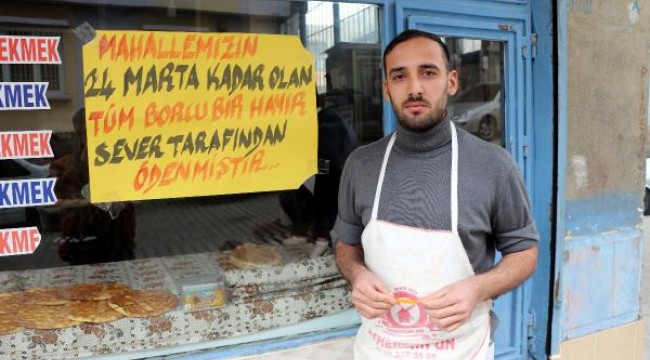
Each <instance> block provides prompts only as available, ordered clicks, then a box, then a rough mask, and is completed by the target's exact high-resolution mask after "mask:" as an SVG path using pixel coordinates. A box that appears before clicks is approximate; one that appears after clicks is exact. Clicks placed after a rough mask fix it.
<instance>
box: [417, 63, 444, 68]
mask: <svg viewBox="0 0 650 360" xmlns="http://www.w3.org/2000/svg"><path fill="white" fill-rule="evenodd" d="M418 68H420V69H435V70H440V67H439V66H438V65H436V64H433V63H426V64H422V65H420V66H418Z"/></svg>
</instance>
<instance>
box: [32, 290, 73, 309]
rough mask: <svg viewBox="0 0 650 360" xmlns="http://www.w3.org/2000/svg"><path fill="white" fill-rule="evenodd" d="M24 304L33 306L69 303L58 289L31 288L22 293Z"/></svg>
mask: <svg viewBox="0 0 650 360" xmlns="http://www.w3.org/2000/svg"><path fill="white" fill-rule="evenodd" d="M21 296H23V299H24V302H25V303H28V304H34V305H49V306H55V305H65V304H68V303H70V300H67V299H66V298H65V296H64V294H63V293H62V292H61V291H60V290H59V289H40V288H33V289H29V290H27V291H24V292H23V293H22V295H21Z"/></svg>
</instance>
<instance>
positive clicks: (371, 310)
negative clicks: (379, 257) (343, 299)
mask: <svg viewBox="0 0 650 360" xmlns="http://www.w3.org/2000/svg"><path fill="white" fill-rule="evenodd" d="M336 265H337V266H338V267H339V270H340V271H341V274H343V276H344V277H345V278H346V279H348V281H349V282H350V284H352V302H353V303H354V307H356V308H357V310H358V311H359V313H360V314H361V315H362V316H364V317H366V318H368V319H373V318H376V317H379V316H382V315H384V314H385V313H386V311H388V309H390V308H391V306H393V304H395V297H394V296H393V295H392V294H391V293H389V292H388V290H386V286H385V285H384V284H383V283H382V282H381V280H379V278H377V276H375V275H374V274H373V273H371V272H370V270H368V268H366V264H365V263H364V262H363V248H362V247H361V244H356V245H347V244H346V243H344V242H343V241H340V240H339V241H337V242H336Z"/></svg>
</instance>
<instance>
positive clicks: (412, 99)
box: [403, 95, 431, 106]
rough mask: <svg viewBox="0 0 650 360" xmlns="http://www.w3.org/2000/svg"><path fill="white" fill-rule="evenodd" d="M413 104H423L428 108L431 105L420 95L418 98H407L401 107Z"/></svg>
mask: <svg viewBox="0 0 650 360" xmlns="http://www.w3.org/2000/svg"><path fill="white" fill-rule="evenodd" d="M414 102H419V103H424V104H426V105H427V106H430V105H431V104H430V103H429V101H428V100H427V99H425V98H424V97H423V96H422V95H418V96H409V97H408V99H406V100H405V101H404V103H403V105H404V106H406V105H408V104H410V103H414Z"/></svg>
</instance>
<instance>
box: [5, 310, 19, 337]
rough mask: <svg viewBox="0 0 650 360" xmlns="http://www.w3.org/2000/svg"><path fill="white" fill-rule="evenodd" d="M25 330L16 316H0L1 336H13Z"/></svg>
mask: <svg viewBox="0 0 650 360" xmlns="http://www.w3.org/2000/svg"><path fill="white" fill-rule="evenodd" d="M22 329H24V327H22V326H21V325H20V324H19V323H18V320H17V319H16V315H15V314H2V315H0V335H6V334H11V333H13V332H16V331H20V330H22Z"/></svg>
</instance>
